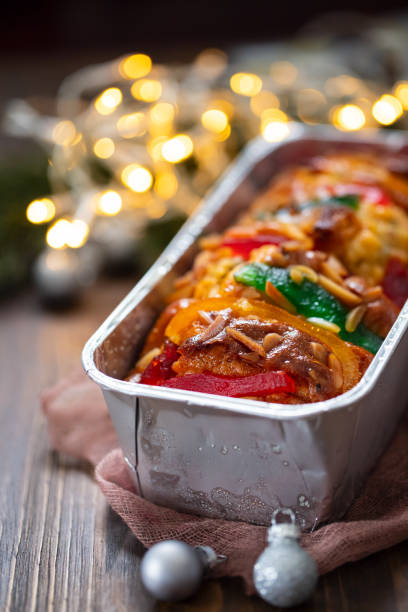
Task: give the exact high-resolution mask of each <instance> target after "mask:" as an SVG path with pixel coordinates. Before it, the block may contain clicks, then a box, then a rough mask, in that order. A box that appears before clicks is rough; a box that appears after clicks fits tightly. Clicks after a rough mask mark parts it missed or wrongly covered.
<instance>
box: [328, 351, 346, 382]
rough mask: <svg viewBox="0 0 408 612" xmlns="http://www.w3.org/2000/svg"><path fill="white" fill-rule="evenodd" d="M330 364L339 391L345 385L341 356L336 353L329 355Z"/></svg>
mask: <svg viewBox="0 0 408 612" xmlns="http://www.w3.org/2000/svg"><path fill="white" fill-rule="evenodd" d="M328 366H329V368H330V370H331V372H332V378H333V385H334V388H335V389H336V391H339V390H340V389H341V388H342V386H343V368H342V366H341V363H340V360H339V358H338V357H336V355H335V354H334V353H330V355H329V358H328Z"/></svg>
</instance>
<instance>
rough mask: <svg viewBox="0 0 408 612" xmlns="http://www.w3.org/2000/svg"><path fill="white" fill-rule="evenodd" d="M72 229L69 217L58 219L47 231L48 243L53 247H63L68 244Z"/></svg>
mask: <svg viewBox="0 0 408 612" xmlns="http://www.w3.org/2000/svg"><path fill="white" fill-rule="evenodd" d="M70 230H71V223H70V222H69V221H68V219H58V221H56V222H55V223H54V224H53V225H52V226H51V227H50V229H49V230H48V232H47V235H46V241H47V244H48V245H49V246H50V247H52V248H53V249H62V248H63V247H64V246H65V245H66V244H67V240H68V239H69V233H70Z"/></svg>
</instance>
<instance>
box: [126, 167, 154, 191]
mask: <svg viewBox="0 0 408 612" xmlns="http://www.w3.org/2000/svg"><path fill="white" fill-rule="evenodd" d="M121 179H122V182H123V183H124V184H125V185H126V186H127V187H129V189H131V190H132V191H135V192H136V193H143V192H145V191H148V190H149V189H150V187H151V186H152V183H153V176H152V173H151V172H150V170H148V169H147V168H145V167H144V166H140V165H139V164H129V165H128V166H126V167H125V168H124V169H123V170H122V174H121Z"/></svg>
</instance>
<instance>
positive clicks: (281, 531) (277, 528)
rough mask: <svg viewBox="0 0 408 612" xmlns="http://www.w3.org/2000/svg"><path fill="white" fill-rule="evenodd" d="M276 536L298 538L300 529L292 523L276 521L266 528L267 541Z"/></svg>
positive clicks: (274, 538)
mask: <svg viewBox="0 0 408 612" xmlns="http://www.w3.org/2000/svg"><path fill="white" fill-rule="evenodd" d="M278 538H288V539H291V540H299V538H300V529H299V527H298V526H297V525H293V524H292V523H277V524H276V525H272V527H269V529H268V542H271V541H272V540H276V539H278Z"/></svg>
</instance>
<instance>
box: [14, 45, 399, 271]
mask: <svg viewBox="0 0 408 612" xmlns="http://www.w3.org/2000/svg"><path fill="white" fill-rule="evenodd" d="M304 85H305V81H304V79H302V74H301V70H299V68H298V67H297V66H296V65H295V64H294V63H292V62H289V61H275V62H272V63H270V64H269V65H262V70H259V71H258V73H257V74H255V73H254V72H238V71H235V70H233V69H232V68H231V66H230V65H229V64H228V58H227V56H226V54H225V53H224V52H222V51H220V50H217V49H209V50H206V51H203V52H202V53H201V54H200V55H199V56H198V57H197V58H196V60H195V61H194V62H193V63H192V64H191V65H190V66H188V67H178V66H175V67H169V66H163V65H155V64H153V62H152V60H151V58H150V57H149V56H148V55H146V54H144V53H136V54H132V55H128V56H125V57H122V58H119V59H118V60H115V61H112V62H108V63H106V64H103V65H99V66H94V67H88V68H85V69H83V70H81V71H79V72H77V73H76V74H74V75H71V76H70V77H69V78H68V79H66V81H65V82H64V83H63V84H62V86H61V89H60V91H59V95H58V99H57V111H58V115H59V117H58V118H51V117H47V118H44V117H40V116H39V115H38V114H37V113H36V112H35V111H34V110H33V109H32V108H31V107H29V106H28V105H27V104H26V103H23V102H21V101H17V102H16V103H15V104H14V106H13V103H12V104H11V105H10V107H9V109H8V122H9V128H10V129H9V131H11V132H13V133H15V134H25V135H26V134H31V135H33V136H35V137H36V138H37V140H41V141H42V143H43V144H44V145H45V146H46V147H47V151H49V180H50V184H51V186H52V194H50V195H48V196H46V197H42V198H38V199H35V200H34V201H32V202H30V203H29V204H28V206H27V211H26V216H27V219H28V221H29V222H30V223H34V224H48V226H49V227H48V230H47V233H46V242H47V248H48V249H49V250H51V251H64V250H76V249H81V248H82V247H83V246H84V245H85V244H86V243H87V242H88V241H89V240H92V239H95V237H97V236H100V235H101V227H102V228H106V227H107V224H106V222H107V220H108V219H112V218H114V217H115V218H117V219H121V220H122V227H125V226H127V227H129V226H132V225H136V226H138V227H140V224H143V223H145V222H146V220H149V219H160V218H161V217H163V216H164V215H166V213H167V212H168V211H173V210H182V211H183V212H185V213H186V214H189V213H190V212H191V211H192V210H193V208H194V207H195V205H196V204H197V202H198V201H199V199H200V198H201V197H202V195H203V194H204V193H205V191H206V190H207V189H208V187H209V186H210V185H211V184H212V183H213V182H214V180H215V179H216V178H217V177H218V176H219V175H220V173H221V172H222V171H223V170H224V169H225V167H226V166H227V165H228V163H229V162H230V161H231V159H232V158H233V157H234V156H235V155H236V153H237V152H238V151H239V149H240V148H241V147H242V146H243V144H244V143H245V142H247V141H248V140H250V139H251V138H253V137H255V136H256V135H259V134H261V135H262V136H263V138H265V140H267V141H270V142H279V141H282V140H284V139H285V138H287V136H288V135H289V133H290V125H291V123H290V122H291V120H296V121H301V122H304V123H307V124H317V123H330V124H332V125H334V126H335V127H336V128H337V129H338V130H340V131H346V132H353V131H358V130H361V129H363V128H365V127H371V128H375V127H381V126H391V125H392V124H394V123H395V122H397V121H398V120H399V119H400V118H403V116H404V113H405V112H406V111H407V110H408V81H400V82H397V83H396V84H395V85H394V87H393V88H391V90H389V91H386V92H381V91H378V86H374V85H373V84H372V83H371V82H369V81H365V80H363V79H361V78H357V77H356V76H353V75H350V74H339V75H335V76H331V77H330V78H328V79H326V81H325V82H324V83H323V86H322V87H321V89H317V88H312V87H307V86H304ZM41 122H42V123H41ZM39 124H40V125H39ZM10 126H11V127H10ZM95 166H96V167H97V168H98V170H99V173H98V172H96V177H95ZM101 169H102V170H103V172H102V173H101ZM101 174H102V176H103V181H102V182H101V181H100V175H101ZM98 176H99V178H98ZM98 228H99V229H98ZM119 234H120V232H119ZM57 267H58V266H57Z"/></svg>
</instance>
